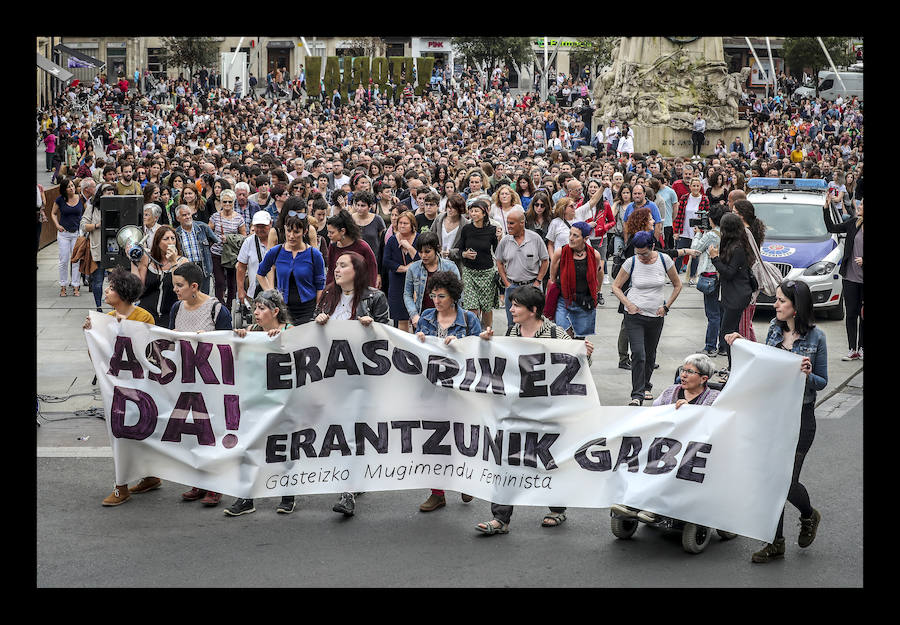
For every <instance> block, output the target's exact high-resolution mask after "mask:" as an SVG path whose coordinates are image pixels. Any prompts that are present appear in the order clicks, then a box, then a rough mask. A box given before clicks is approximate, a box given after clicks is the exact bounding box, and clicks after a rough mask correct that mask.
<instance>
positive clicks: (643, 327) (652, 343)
mask: <svg viewBox="0 0 900 625" xmlns="http://www.w3.org/2000/svg"><path fill="white" fill-rule="evenodd" d="M664 321H665V318H664V317H647V316H646V315H641V314H637V315H629V314H628V313H625V332H626V333H627V334H628V344H629V346H631V398H632V399H641V400H643V399H644V392H645V391H649V390H651V389H652V388H653V385H652V384H650V376H652V375H653V366H654V365H655V364H656V348H657V346H658V345H659V337H660V336H661V335H662V330H663V322H664Z"/></svg>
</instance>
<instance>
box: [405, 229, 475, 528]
mask: <svg viewBox="0 0 900 625" xmlns="http://www.w3.org/2000/svg"><path fill="white" fill-rule="evenodd" d="M425 234H429V233H425ZM422 236H423V237H424V236H425V235H424V234H423V235H422ZM451 264H452V263H451ZM425 290H426V291H428V297H429V299H431V300H432V301H433V302H434V308H428V309H426V310H423V311H422V314H421V315H420V316H419V323H418V325H417V327H418V329H419V331H418V332H416V336H417V337H418V339H419V340H420V341H422V342H423V343H424V342H425V337H426V336H436V337H438V338H440V339H443V340H444V344H445V345H449V344H450V343H451V342H452V341H454V340H456V339H461V338H463V337H466V336H476V335H479V334H481V323H479V321H478V317H476V316H475V313H473V312H469V311H468V310H464V309H463V307H462V306H460V305H459V302H460V301H461V298H462V290H463V283H462V280H460V279H459V276H458V275H457V274H456V273H454V272H452V271H438V272H436V273H435V274H434V275H433V276H431V278H430V279H429V280H428V284H427V285H426V289H425ZM462 500H463V502H464V503H469V502H470V501H472V495H467V494H465V493H462ZM445 505H447V499H446V497H445V496H444V491H443V490H439V489H436V488H432V489H431V495H430V496H429V497H428V499H426V500H425V501H424V502H423V503H422V505H420V506H419V510H421V511H422V512H431V511H433V510H437V509H438V508H442V507H443V506H445Z"/></svg>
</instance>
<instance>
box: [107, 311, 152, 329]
mask: <svg viewBox="0 0 900 625" xmlns="http://www.w3.org/2000/svg"><path fill="white" fill-rule="evenodd" d="M106 314H108V315H110V316H112V317H115V316H116V311H114V310H111V311H109V312H108V313H106ZM126 319H127V320H128V321H143V322H144V323H149V324H150V325H155V322H154V321H153V315H151V314H150V313H148V312H147V311H146V310H144V309H143V308H141V307H140V306H135V307H134V310H133V311H132V312H131V314H130V315H128V316H127V317H126Z"/></svg>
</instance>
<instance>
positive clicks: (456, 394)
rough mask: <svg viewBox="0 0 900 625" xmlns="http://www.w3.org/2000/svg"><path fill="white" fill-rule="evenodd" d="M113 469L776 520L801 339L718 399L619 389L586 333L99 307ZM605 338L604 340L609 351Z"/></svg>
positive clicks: (716, 521) (744, 371) (223, 484)
mask: <svg viewBox="0 0 900 625" xmlns="http://www.w3.org/2000/svg"><path fill="white" fill-rule="evenodd" d="M90 317H91V322H92V329H90V330H87V331H86V332H85V336H86V338H87V343H88V347H89V350H90V354H91V359H92V361H93V363H94V367H95V371H96V373H97V376H98V381H99V384H100V388H101V394H102V396H103V403H104V410H105V413H106V416H107V423H108V431H109V435H110V441H111V445H112V449H113V456H114V459H115V472H116V483H117V484H124V483H127V482H129V481H133V480H136V479H139V478H140V477H142V476H144V475H156V476H159V477H161V478H164V479H168V480H172V481H176V482H179V483H182V484H186V485H191V486H198V487H200V488H204V489H209V490H214V491H217V492H221V493H225V494H228V495H233V496H237V497H274V496H282V495H302V494H317V493H339V492H344V491H352V492H366V491H384V490H402V489H413V488H416V489H419V488H421V489H424V488H443V489H447V490H455V491H460V492H466V493H469V494H472V495H474V496H476V497H479V498H481V499H484V500H486V501H495V502H498V503H504V504H514V505H533V506H547V505H550V506H562V505H565V506H575V507H592V508H602V507H609V506H610V505H611V504H614V503H622V504H626V505H631V506H635V507H638V508H641V509H645V510H650V511H652V512H656V513H658V514H663V515H667V516H672V517H675V518H678V519H682V520H685V521H691V522H694V523H699V524H702V525H707V526H710V527H715V528H718V529H722V530H726V531H730V532H735V533H737V534H741V535H744V536H749V537H753V538H758V539H760V540H771V539H772V537H773V535H774V532H775V527H776V525H777V522H778V517H779V515H780V512H781V507H782V505H783V503H784V500H785V497H786V494H787V490H788V486H789V484H790V477H791V469H792V466H793V459H794V449H795V447H796V443H797V437H798V432H799V415H800V402H801V398H802V395H803V384H804V377H803V374H802V373H801V372H800V367H799V360H800V359H799V357H798V356H796V355H794V354H790V353H787V352H784V351H782V350H777V349H773V348H769V347H766V346H764V345H758V344H755V343H751V342H748V341H742V340H740V341H737V342H736V343H735V345H734V346H733V372H732V375H731V380H730V381H729V383H728V386H727V388H726V390H725V391H724V392H723V393H722V394H721V395H720V397H719V398H718V400H717V401H716V403H715V404H714V405H713V406H711V407H702V406H690V405H688V406H683V407H682V408H680V409H678V410H675V408H674V406H671V405H670V406H658V407H644V408H633V407H609V406H602V405H601V399H602V398H599V397H598V396H597V390H596V387H595V385H594V382H593V378H592V377H591V372H590V370H589V368H588V366H587V359H586V352H585V348H584V343H582V342H580V341H562V340H536V339H524V338H507V337H495V338H493V339H491V340H490V341H486V340H483V339H480V338H478V337H467V338H465V339H461V340H457V341H453V342H452V343H451V344H450V345H449V346H445V345H444V344H443V342H442V341H441V340H439V339H436V338H434V337H426V341H425V342H424V343H422V342H420V341H419V340H418V339H417V338H416V337H415V336H414V335H411V334H407V333H404V332H400V331H399V330H396V329H394V328H392V327H390V326H386V325H383V324H377V323H376V324H373V325H372V326H371V327H368V328H366V327H363V326H362V325H361V324H360V323H358V322H355V321H332V322H329V323H328V324H327V325H325V326H320V325H317V324H315V323H309V324H305V325H303V326H299V327H296V328H291V329H290V330H287V331H285V332H282V333H281V334H280V335H278V336H277V337H274V338H271V337H268V336H267V335H266V334H265V333H262V332H259V333H253V332H252V333H249V334H247V336H246V337H245V338H240V337H237V336H236V335H235V334H234V333H232V332H209V333H203V334H197V333H183V332H172V331H169V330H166V329H163V328H158V327H155V326H150V325H146V324H142V323H138V322H133V321H123V322H121V323H119V322H117V321H116V320H115V319H114V318H112V317H111V316H109V315H102V314H99V313H95V312H91V313H90ZM597 357H598V354H596V353H595V354H594V358H597Z"/></svg>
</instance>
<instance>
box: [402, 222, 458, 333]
mask: <svg viewBox="0 0 900 625" xmlns="http://www.w3.org/2000/svg"><path fill="white" fill-rule="evenodd" d="M415 248H416V250H417V251H418V252H419V259H420V260H417V261H415V262H413V263H412V264H410V266H409V267H407V269H406V283H405V284H404V286H403V304H404V305H405V306H406V311H407V312H408V313H409V321H410V323H411V324H412V326H413V327H414V328H415V327H416V323H418V321H419V315H420V314H421V313H422V310H423V309H428V308H433V307H434V303H433V302H431V298H430V297H427V296H426V294H425V286H426V285H427V284H428V278H429V276H431V275H433V274H434V273H435V272H438V271H449V272H451V273H453V274H454V275H456V277H457V278H458V277H459V269H457V268H456V263H454V262H453V261H452V260H450V259H448V258H441V256H440V250H441V243H440V240H439V239H438V235H437V234H436V233H434V232H423V233H422V234H420V235H419V236H418V238H416V242H415ZM426 304H430V305H426Z"/></svg>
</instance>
